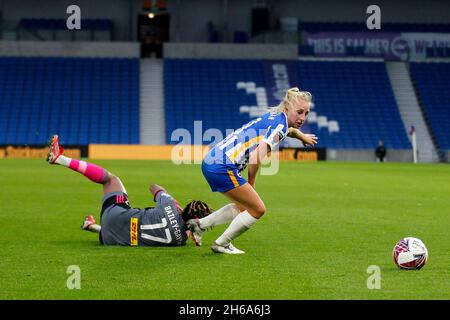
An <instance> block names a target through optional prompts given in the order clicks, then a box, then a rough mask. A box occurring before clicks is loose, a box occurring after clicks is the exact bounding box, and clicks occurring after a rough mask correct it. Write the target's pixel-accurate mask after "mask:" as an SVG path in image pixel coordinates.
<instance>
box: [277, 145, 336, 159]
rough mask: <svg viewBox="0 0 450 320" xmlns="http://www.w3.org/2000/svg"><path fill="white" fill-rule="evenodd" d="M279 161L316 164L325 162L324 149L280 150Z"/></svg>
mask: <svg viewBox="0 0 450 320" xmlns="http://www.w3.org/2000/svg"><path fill="white" fill-rule="evenodd" d="M278 152H279V159H280V160H281V161H307V162H316V161H319V160H326V154H327V153H326V149H325V148H318V149H309V148H280V150H279V151H278Z"/></svg>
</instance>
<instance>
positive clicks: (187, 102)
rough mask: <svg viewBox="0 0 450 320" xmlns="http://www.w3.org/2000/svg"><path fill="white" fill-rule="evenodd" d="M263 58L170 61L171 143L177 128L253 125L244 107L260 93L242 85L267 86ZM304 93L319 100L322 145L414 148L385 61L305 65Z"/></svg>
mask: <svg viewBox="0 0 450 320" xmlns="http://www.w3.org/2000/svg"><path fill="white" fill-rule="evenodd" d="M262 69H263V62H262V61H259V60H190V59H166V60H165V70H164V88H165V89H164V90H165V103H166V130H167V140H168V141H167V142H168V143H175V142H176V141H171V140H170V136H171V133H172V131H173V130H175V129H176V128H186V129H188V130H189V131H190V132H191V134H192V135H193V134H194V126H193V122H194V120H203V123H202V125H203V130H206V129H208V128H218V129H220V130H221V131H222V133H223V134H225V130H226V129H236V128H238V127H240V126H241V125H242V124H243V123H246V122H248V121H249V116H248V114H242V113H240V106H253V105H256V101H255V100H256V99H255V95H248V94H246V93H245V90H237V89H236V84H237V83H239V82H241V83H242V82H249V81H250V82H254V83H255V86H256V87H259V86H262V87H266V89H269V88H267V86H268V84H267V83H265V80H264V76H263V70H262ZM298 71H299V77H300V83H301V86H302V89H305V90H309V91H311V92H312V93H313V94H314V96H315V107H314V109H313V111H314V114H312V115H311V117H310V119H309V123H308V125H309V126H310V128H311V131H313V132H314V133H318V136H319V141H320V144H321V146H322V147H332V148H367V149H372V148H374V146H376V144H377V142H378V140H379V139H383V140H384V141H385V144H386V147H387V148H390V149H409V148H411V145H410V143H409V140H408V138H407V136H406V132H405V130H404V126H403V123H402V121H401V118H400V114H399V111H398V108H397V105H396V102H395V98H394V95H393V92H392V88H391V85H390V82H389V78H388V76H387V72H386V68H385V65H384V63H382V62H338V61H333V62H315V61H300V62H299V64H298Z"/></svg>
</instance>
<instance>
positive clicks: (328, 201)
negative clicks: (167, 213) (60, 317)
mask: <svg viewBox="0 0 450 320" xmlns="http://www.w3.org/2000/svg"><path fill="white" fill-rule="evenodd" d="M95 163H98V164H100V165H102V166H104V167H105V168H106V169H108V170H110V171H111V172H113V173H115V174H116V175H118V176H119V177H121V179H122V181H123V182H124V184H125V187H126V188H127V191H128V193H129V196H130V200H131V203H132V205H133V206H135V207H146V206H151V205H152V203H153V202H152V199H151V196H150V194H149V192H148V185H149V184H150V183H151V182H156V183H158V184H161V185H163V186H165V187H166V188H167V190H168V191H169V192H170V193H171V194H172V195H173V196H175V197H176V198H177V199H178V200H179V202H180V204H181V205H184V204H185V203H186V202H187V201H188V200H189V199H202V200H204V201H206V202H208V203H209V204H210V205H212V206H213V207H214V208H219V207H221V206H222V205H225V204H226V203H227V201H226V199H225V197H224V196H222V195H221V194H219V193H212V192H211V191H210V189H209V187H208V185H207V184H206V182H205V180H204V179H203V176H202V174H201V170H200V167H199V166H198V165H183V166H176V165H174V164H172V163H171V162H163V161H153V162H152V161H95ZM0 178H1V183H2V192H1V195H0V208H1V210H0V221H1V226H2V232H1V235H0V257H1V258H0V299H164V300H166V299H186V300H191V299H220V300H225V299H227V300H228V299H244V300H246V299H276V300H281V299H283V300H284V299H292V300H294V299H295V300H297V299H298V300H301V299H449V298H450V290H449V283H450V272H449V270H450V257H449V253H450V233H449V230H450V166H449V165H441V164H434V165H421V164H419V165H414V164H399V163H384V164H380V163H330V162H323V163H322V162H319V163H281V166H280V171H279V173H278V174H277V175H274V176H259V177H258V179H257V184H256V187H257V190H258V191H259V193H260V195H261V197H262V199H263V200H264V202H265V204H266V207H267V213H266V215H265V216H264V217H263V218H262V219H261V220H260V221H259V222H258V223H257V224H255V225H254V227H253V228H252V229H251V230H249V231H248V232H246V233H245V234H243V235H242V236H241V237H239V238H238V239H236V240H235V242H234V244H235V245H236V247H238V248H240V249H242V250H245V251H246V252H247V253H246V254H245V255H239V256H228V255H218V254H214V253H212V251H211V250H210V244H211V243H212V241H213V240H214V239H215V238H216V237H217V236H218V235H219V234H220V233H221V232H222V231H223V230H224V229H225V227H226V226H224V225H223V226H217V227H215V228H214V229H213V230H211V231H209V232H207V233H206V234H205V236H204V240H203V243H204V244H203V246H202V247H199V248H198V247H195V246H194V245H193V243H192V242H191V241H189V243H188V245H187V246H185V247H177V248H130V247H103V246H101V245H100V244H99V243H98V240H97V236H96V235H95V234H93V233H88V232H84V231H82V230H81V229H80V226H81V222H82V220H83V218H84V216H85V215H87V214H94V216H95V217H96V218H97V219H98V218H99V210H100V197H101V186H99V185H96V184H94V183H91V182H90V181H88V180H87V179H86V178H84V177H83V176H81V175H80V174H77V173H75V172H72V171H71V170H68V169H66V168H63V167H60V166H50V165H48V164H47V163H45V161H44V160H1V161H0ZM405 236H414V237H418V238H420V239H422V240H423V241H424V243H425V244H426V245H427V247H428V251H429V260H428V262H427V264H426V265H425V267H424V268H423V269H421V270H418V271H404V270H399V269H398V268H397V267H396V266H395V265H394V263H393V261H392V249H393V246H394V245H395V243H396V241H397V240H399V239H400V238H402V237H405ZM71 265H76V266H79V267H80V271H81V288H80V289H79V290H77V289H74V290H69V289H68V288H67V286H66V281H67V279H68V277H69V276H70V274H68V273H67V268H68V267H69V266H71ZM371 265H376V266H378V267H379V268H380V271H381V288H380V289H373V290H370V289H368V287H367V280H368V278H369V277H370V276H371V273H368V272H367V269H368V267H369V266H371Z"/></svg>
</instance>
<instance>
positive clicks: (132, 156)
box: [89, 144, 209, 164]
mask: <svg viewBox="0 0 450 320" xmlns="http://www.w3.org/2000/svg"><path fill="white" fill-rule="evenodd" d="M208 151H209V148H208V146H201V145H158V146H152V145H133V144H128V145H126V144H116V145H114V144H90V145H89V158H90V159H117V160H122V159H127V160H172V161H174V162H175V163H177V164H181V163H192V162H197V163H198V162H199V163H201V161H202V160H203V157H204V155H206V153H207V152H208Z"/></svg>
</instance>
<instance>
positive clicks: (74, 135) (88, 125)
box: [0, 19, 139, 145]
mask: <svg viewBox="0 0 450 320" xmlns="http://www.w3.org/2000/svg"><path fill="white" fill-rule="evenodd" d="M21 23H22V24H28V23H41V24H40V26H46V25H47V26H49V24H48V21H40V22H39V21H37V20H36V21H34V20H33V21H28V20H25V19H23V20H22V21H21ZM46 23H47V24H46ZM51 26H52V28H53V27H55V24H51ZM118 65H119V66H120V67H117V66H118ZM138 66H139V60H138V59H110V58H108V59H104V58H17V57H11V58H10V57H5V58H0V115H1V119H0V128H1V130H0V144H18V143H20V144H30V145H33V144H45V143H46V141H47V139H48V137H49V135H50V134H53V133H55V132H56V133H60V134H61V136H62V138H63V139H64V140H63V141H64V142H65V143H66V144H69V145H86V144H89V143H92V142H96V143H114V144H120V143H127V144H128V143H130V144H134V143H139V126H138V125H136V124H135V123H133V121H136V118H134V119H131V118H130V117H128V116H124V117H123V118H122V119H120V117H118V118H117V119H116V122H114V123H112V122H109V121H108V122H106V124H105V126H104V127H102V128H100V125H99V124H103V121H102V119H110V116H109V115H110V113H112V112H114V113H115V114H119V113H120V112H122V113H120V114H123V115H128V114H129V113H131V114H137V115H139V91H138V83H139V68H138ZM123 68H125V69H127V70H129V72H124V71H123V70H122V69H123ZM103 75H106V76H107V77H106V78H103ZM101 79H104V80H108V81H103V80H101ZM110 79H114V81H110ZM115 80H117V81H115ZM119 80H120V81H119ZM129 83H132V84H133V85H134V86H135V88H134V90H129V89H128V84H129ZM3 89H4V90H5V91H4V90H3ZM2 92H8V95H4V94H2ZM111 97H113V99H112V98H111ZM121 101H130V103H128V104H126V105H125V104H124V106H126V107H127V110H126V111H125V110H122V109H121V108H123V106H122V105H120V104H118V103H117V102H121ZM101 103H103V105H101ZM121 121H122V122H121ZM125 127H127V129H126V130H122V129H123V128H125ZM121 130H122V131H123V133H121V134H120V136H118V135H117V134H114V132H116V133H117V131H121ZM105 133H106V134H105Z"/></svg>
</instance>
